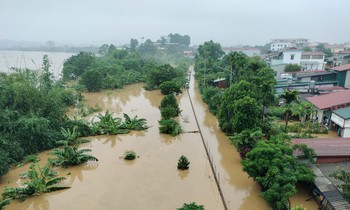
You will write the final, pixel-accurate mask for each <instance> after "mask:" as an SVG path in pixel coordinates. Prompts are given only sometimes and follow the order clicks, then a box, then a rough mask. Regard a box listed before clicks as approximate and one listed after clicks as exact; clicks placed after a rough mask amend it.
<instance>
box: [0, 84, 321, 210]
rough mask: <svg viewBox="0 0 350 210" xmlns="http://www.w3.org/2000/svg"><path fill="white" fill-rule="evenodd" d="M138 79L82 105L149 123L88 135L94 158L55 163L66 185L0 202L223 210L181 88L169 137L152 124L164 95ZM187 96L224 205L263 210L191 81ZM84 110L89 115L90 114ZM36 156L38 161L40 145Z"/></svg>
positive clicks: (7, 180) (27, 206) (26, 208)
mask: <svg viewBox="0 0 350 210" xmlns="http://www.w3.org/2000/svg"><path fill="white" fill-rule="evenodd" d="M142 86H143V85H142V84H136V85H130V86H127V87H125V88H124V89H122V90H115V91H106V92H100V93H87V94H85V99H86V104H87V105H89V106H96V104H97V105H98V106H99V107H100V108H101V109H102V111H101V112H105V111H109V112H115V113H116V115H115V116H119V117H122V113H127V114H128V115H129V116H131V117H133V116H135V115H137V116H138V117H140V118H146V119H147V122H148V125H149V126H151V127H150V128H149V129H148V130H146V131H140V132H131V133H130V134H125V135H110V136H98V137H90V138H89V139H90V140H91V142H90V143H86V144H83V145H81V147H82V148H89V149H91V150H92V153H91V154H92V155H93V156H95V157H97V158H98V159H99V161H98V162H96V163H95V162H89V163H87V164H84V165H81V166H77V167H70V168H67V169H58V171H59V172H60V175H61V176H65V177H67V180H66V181H65V182H64V183H63V185H68V186H71V188H70V189H67V190H63V191H57V192H54V193H47V194H43V195H40V196H36V197H32V198H29V199H27V200H26V201H24V202H22V203H20V202H17V201H13V202H12V203H11V205H9V206H6V207H5V209H6V210H18V209H23V210H31V209H35V210H40V209H41V210H49V209H50V210H62V209H66V210H68V209H84V210H85V209H91V210H92V209H94V210H95V209H102V210H107V209H108V210H109V209H127V210H133V209H135V210H136V209H137V210H140V209H142V210H143V209H145V210H158V209H159V210H166V209H173V210H174V209H176V208H179V207H181V206H182V204H183V203H189V202H196V203H197V204H201V205H204V206H205V209H206V210H221V209H224V205H223V203H222V199H221V197H220V194H219V191H218V187H217V185H216V182H215V180H214V174H213V172H212V169H211V167H210V164H209V160H208V157H207V155H206V151H205V148H204V145H203V143H202V139H201V136H200V134H199V133H193V131H198V130H199V128H198V126H197V124H196V121H195V117H194V113H193V111H192V108H191V106H190V104H191V103H190V100H189V97H188V93H187V92H186V91H185V92H184V93H183V94H182V95H180V96H178V102H179V105H180V108H181V109H182V110H183V111H182V113H181V117H179V121H180V123H181V125H182V128H183V130H184V133H183V134H181V135H179V136H177V137H171V136H168V135H163V134H159V131H158V126H159V125H158V120H160V111H159V108H158V106H159V105H160V101H161V99H162V98H163V96H162V95H161V94H160V92H159V91H145V90H144V89H143V88H142ZM189 95H190V96H191V99H192V102H193V105H194V107H195V108H194V110H195V114H196V116H197V118H198V122H199V126H200V129H201V131H202V135H203V137H204V142H206V144H207V146H208V148H209V150H210V156H211V157H210V158H211V159H212V161H213V163H214V168H215V173H216V174H217V177H218V179H219V183H220V186H221V189H222V192H223V195H224V200H225V202H226V205H227V206H228V209H232V210H253V209H254V210H255V209H259V210H260V209H261V210H268V209H269V207H268V206H267V205H266V204H265V202H264V200H263V199H262V198H261V197H260V196H259V188H258V185H257V184H256V183H255V182H253V181H252V179H249V178H248V175H247V174H246V173H244V172H242V167H241V165H240V158H239V155H238V153H237V152H236V150H235V149H234V147H233V146H232V145H231V144H230V143H229V141H228V139H227V137H226V136H225V135H224V134H223V133H222V132H221V131H220V130H219V128H218V122H217V120H216V118H215V117H214V116H213V115H212V114H211V113H210V112H209V111H207V108H206V105H205V104H203V102H202V100H201V98H200V94H199V92H198V90H197V89H196V88H195V85H194V83H193V80H192V81H191V83H190V89H189ZM95 114H96V113H95ZM89 117H90V119H93V116H89ZM125 150H134V151H135V152H136V153H137V155H138V158H137V159H136V160H134V161H125V160H123V159H122V158H121V156H122V155H123V153H124V151H125ZM181 155H185V156H187V157H188V159H189V161H190V162H191V164H190V169H189V170H188V171H184V172H183V171H178V170H177V168H176V165H177V160H178V159H179V157H180V156H181ZM39 157H40V158H41V159H42V161H41V163H42V164H44V162H45V161H44V160H46V159H47V157H48V155H47V152H43V153H41V154H40V155H39ZM27 169H28V165H26V166H25V167H21V168H15V169H14V170H11V172H10V173H9V174H8V175H6V176H4V178H3V180H2V183H1V185H0V188H1V189H2V188H3V187H4V186H18V185H19V184H20V182H21V180H20V179H19V174H21V173H23V172H25V171H26V170H27ZM308 198H309V196H308V192H307V191H305V190H302V191H300V192H299V193H298V194H297V195H296V196H294V197H293V198H292V199H291V201H292V204H293V205H295V204H303V206H304V207H307V209H309V210H314V209H317V206H316V204H315V203H314V202H313V201H305V200H306V199H308Z"/></svg>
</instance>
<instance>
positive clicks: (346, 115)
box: [333, 107, 350, 119]
mask: <svg viewBox="0 0 350 210" xmlns="http://www.w3.org/2000/svg"><path fill="white" fill-rule="evenodd" d="M333 112H334V113H336V114H337V115H339V116H340V117H342V118H343V119H350V107H346V108H344V109H338V110H335V111H333Z"/></svg>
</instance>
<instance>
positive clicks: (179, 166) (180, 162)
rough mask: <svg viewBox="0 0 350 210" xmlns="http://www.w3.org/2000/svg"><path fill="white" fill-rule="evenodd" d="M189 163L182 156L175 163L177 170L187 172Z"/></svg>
mask: <svg viewBox="0 0 350 210" xmlns="http://www.w3.org/2000/svg"><path fill="white" fill-rule="evenodd" d="M189 165H190V162H189V161H188V159H187V157H186V156H184V155H181V157H180V158H179V160H178V162H177V169H180V170H187V169H188V168H189Z"/></svg>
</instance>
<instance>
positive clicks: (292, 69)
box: [284, 63, 301, 72]
mask: <svg viewBox="0 0 350 210" xmlns="http://www.w3.org/2000/svg"><path fill="white" fill-rule="evenodd" d="M284 71H285V72H297V71H301V66H300V65H298V64H291V63H290V64H287V65H286V66H285V67H284Z"/></svg>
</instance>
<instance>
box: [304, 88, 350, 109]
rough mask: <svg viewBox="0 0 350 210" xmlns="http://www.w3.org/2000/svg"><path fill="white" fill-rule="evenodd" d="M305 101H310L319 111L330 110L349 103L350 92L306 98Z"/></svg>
mask: <svg viewBox="0 0 350 210" xmlns="http://www.w3.org/2000/svg"><path fill="white" fill-rule="evenodd" d="M306 100H308V101H310V102H311V103H312V104H314V105H315V106H316V107H317V108H319V109H330V108H331V107H334V106H339V105H343V104H348V103H350V90H345V91H339V92H335V93H328V94H325V95H319V96H313V97H308V98H306Z"/></svg>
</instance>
